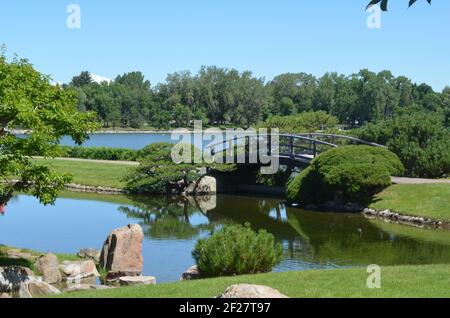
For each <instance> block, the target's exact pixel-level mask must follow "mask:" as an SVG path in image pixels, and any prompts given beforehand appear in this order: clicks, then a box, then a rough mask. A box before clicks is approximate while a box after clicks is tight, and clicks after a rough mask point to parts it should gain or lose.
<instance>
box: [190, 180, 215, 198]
mask: <svg viewBox="0 0 450 318" xmlns="http://www.w3.org/2000/svg"><path fill="white" fill-rule="evenodd" d="M215 193H217V180H216V178H214V177H211V176H204V177H202V178H201V179H200V180H199V181H198V182H197V186H196V187H195V194H197V195H201V194H215Z"/></svg>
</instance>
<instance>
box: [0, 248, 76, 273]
mask: <svg viewBox="0 0 450 318" xmlns="http://www.w3.org/2000/svg"><path fill="white" fill-rule="evenodd" d="M43 254H45V253H41V252H38V251H33V250H29V249H23V248H14V247H10V246H6V245H0V267H1V266H23V267H28V268H30V269H32V270H33V271H34V272H36V268H35V264H34V259H35V258H37V257H39V256H41V255H43ZM11 255H15V256H14V257H11ZM55 255H56V257H57V258H58V261H59V262H60V263H62V262H63V261H76V260H80V258H79V257H78V256H77V255H73V254H61V253H60V254H55Z"/></svg>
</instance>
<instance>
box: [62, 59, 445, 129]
mask: <svg viewBox="0 0 450 318" xmlns="http://www.w3.org/2000/svg"><path fill="white" fill-rule="evenodd" d="M84 73H86V74H84V75H83V73H82V74H80V75H79V76H77V77H75V78H74V79H73V80H72V83H71V84H70V85H68V86H66V88H67V89H73V90H75V91H76V92H77V95H78V109H79V110H80V111H86V110H87V111H90V110H91V111H96V112H97V114H98V119H99V121H101V122H102V123H103V125H104V126H105V127H112V128H113V129H115V128H116V127H134V128H142V127H144V128H147V127H155V128H159V129H170V128H177V127H184V128H186V127H190V126H192V125H193V120H202V121H203V124H204V125H212V126H239V127H249V126H251V125H254V124H257V123H258V122H260V121H264V120H266V119H267V118H269V117H272V116H291V115H296V114H301V113H304V112H313V111H324V112H326V113H328V114H331V115H333V116H335V117H337V118H338V120H339V122H340V123H341V124H345V125H349V126H359V125H362V124H364V123H366V122H375V121H380V120H384V119H387V118H390V117H392V116H394V115H395V114H398V113H399V112H401V111H402V110H404V109H422V110H425V111H427V112H447V114H448V117H447V118H449V117H450V106H449V103H448V98H446V97H448V94H446V92H445V91H444V92H442V94H441V93H438V92H434V91H433V89H432V88H431V87H430V86H429V85H426V84H420V85H419V84H414V83H412V81H411V80H410V79H408V78H406V77H404V76H398V77H396V76H394V75H393V74H392V73H391V72H389V71H382V72H379V73H375V72H370V71H369V70H366V69H364V70H361V71H360V72H358V73H355V74H351V75H349V76H345V75H342V74H337V73H326V74H325V75H323V76H322V77H320V78H316V77H315V76H313V75H311V74H306V73H286V74H281V75H279V76H276V77H275V78H274V79H273V80H271V81H269V82H267V83H265V81H264V79H262V78H255V77H254V76H253V75H252V73H251V72H249V71H244V72H238V71H237V70H234V69H224V68H219V67H215V66H210V67H203V68H201V69H200V71H199V72H198V73H197V74H191V73H190V72H178V73H173V74H169V75H168V76H167V79H166V81H165V82H164V83H162V84H159V85H156V86H151V84H150V83H149V82H148V81H146V80H145V78H144V76H143V75H142V73H140V72H132V73H126V74H123V75H121V76H118V77H117V78H116V79H115V80H114V81H112V82H104V83H101V84H98V83H93V82H92V81H89V78H87V76H88V75H90V74H89V73H88V72H84ZM447 93H448V91H447Z"/></svg>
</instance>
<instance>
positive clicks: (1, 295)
mask: <svg viewBox="0 0 450 318" xmlns="http://www.w3.org/2000/svg"><path fill="white" fill-rule="evenodd" d="M7 298H13V297H12V296H11V295H10V294H6V293H1V294H0V299H7Z"/></svg>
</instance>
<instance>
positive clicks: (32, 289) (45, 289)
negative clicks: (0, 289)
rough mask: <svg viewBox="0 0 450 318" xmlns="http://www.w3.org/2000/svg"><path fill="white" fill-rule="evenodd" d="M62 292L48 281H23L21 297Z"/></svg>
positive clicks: (20, 290)
mask: <svg viewBox="0 0 450 318" xmlns="http://www.w3.org/2000/svg"><path fill="white" fill-rule="evenodd" d="M60 293H61V292H60V291H59V290H58V289H57V288H56V287H53V286H52V285H50V284H48V283H46V282H37V281H36V282H28V283H22V284H21V285H20V289H19V296H20V298H35V297H39V296H45V295H51V294H60Z"/></svg>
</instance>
